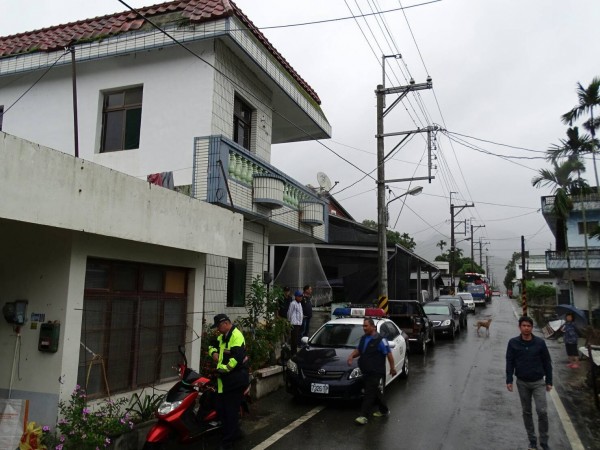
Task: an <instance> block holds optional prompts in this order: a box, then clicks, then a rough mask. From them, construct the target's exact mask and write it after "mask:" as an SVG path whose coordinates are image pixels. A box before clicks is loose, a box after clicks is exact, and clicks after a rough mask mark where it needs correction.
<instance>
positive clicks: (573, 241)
mask: <svg viewBox="0 0 600 450" xmlns="http://www.w3.org/2000/svg"><path fill="white" fill-rule="evenodd" d="M585 218H586V222H588V228H589V229H588V233H590V232H591V231H592V229H591V228H592V226H591V225H589V222H600V210H597V209H596V210H591V211H586V212H585ZM578 222H583V215H582V214H581V210H579V211H571V214H570V215H569V222H568V224H567V227H568V228H567V238H568V239H569V247H581V248H583V247H584V245H585V242H584V236H583V234H579V226H578ZM588 247H589V248H598V247H600V240H598V238H590V237H588Z"/></svg>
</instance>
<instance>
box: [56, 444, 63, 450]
mask: <svg viewBox="0 0 600 450" xmlns="http://www.w3.org/2000/svg"><path fill="white" fill-rule="evenodd" d="M62 448H63V445H62V444H58V445H57V446H56V447H55V449H56V450H62Z"/></svg>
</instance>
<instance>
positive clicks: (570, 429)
mask: <svg viewBox="0 0 600 450" xmlns="http://www.w3.org/2000/svg"><path fill="white" fill-rule="evenodd" d="M513 313H514V314H515V317H516V318H518V317H520V316H519V315H518V314H517V311H516V310H515V308H514V306H513ZM550 398H551V399H552V403H554V407H555V408H556V412H557V413H558V418H559V419H560V421H561V422H562V426H563V428H564V429H565V433H566V435H567V438H568V440H569V444H571V449H572V450H585V447H584V446H583V444H582V443H581V439H579V435H578V434H577V431H576V430H575V427H574V426H573V422H571V418H570V417H569V414H568V413H567V410H566V409H565V407H564V405H563V404H562V401H561V400H560V397H559V396H558V394H557V393H556V389H552V390H551V391H550Z"/></svg>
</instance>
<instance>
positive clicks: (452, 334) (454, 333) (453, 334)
mask: <svg viewBox="0 0 600 450" xmlns="http://www.w3.org/2000/svg"><path fill="white" fill-rule="evenodd" d="M455 338H456V328H455V327H454V325H452V333H450V339H452V340H454V339H455Z"/></svg>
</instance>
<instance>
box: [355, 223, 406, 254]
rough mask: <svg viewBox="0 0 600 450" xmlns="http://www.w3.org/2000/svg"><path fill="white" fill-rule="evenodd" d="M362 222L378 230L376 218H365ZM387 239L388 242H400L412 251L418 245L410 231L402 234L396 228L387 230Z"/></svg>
mask: <svg viewBox="0 0 600 450" xmlns="http://www.w3.org/2000/svg"><path fill="white" fill-rule="evenodd" d="M362 224H363V225H364V226H365V227H368V228H372V229H373V230H377V222H375V221H374V220H369V219H365V220H363V221H362ZM386 241H387V243H388V244H400V245H402V246H403V247H405V248H407V249H409V250H410V251H413V250H414V249H415V247H416V246H417V243H416V242H415V240H414V239H413V238H412V237H411V236H410V235H409V234H408V233H402V234H400V233H399V232H398V231H394V230H387V231H386Z"/></svg>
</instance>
